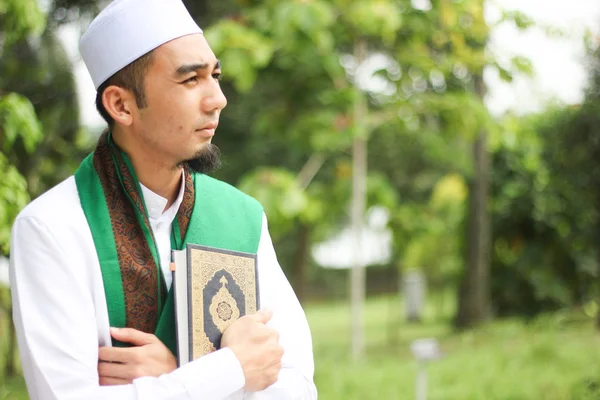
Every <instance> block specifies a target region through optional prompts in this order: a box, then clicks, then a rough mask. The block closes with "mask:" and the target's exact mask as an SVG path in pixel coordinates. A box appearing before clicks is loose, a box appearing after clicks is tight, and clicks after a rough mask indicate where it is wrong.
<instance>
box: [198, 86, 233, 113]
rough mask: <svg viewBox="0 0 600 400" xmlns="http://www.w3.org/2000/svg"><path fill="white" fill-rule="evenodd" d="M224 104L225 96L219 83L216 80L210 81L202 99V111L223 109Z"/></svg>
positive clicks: (225, 103) (225, 102) (225, 104)
mask: <svg viewBox="0 0 600 400" xmlns="http://www.w3.org/2000/svg"><path fill="white" fill-rule="evenodd" d="M225 106H227V98H226V97H225V94H223V91H222V90H221V85H219V82H218V81H213V82H211V84H210V88H209V90H207V92H206V95H205V96H204V98H203V99H202V108H203V111H205V112H207V113H210V112H215V111H217V112H218V111H221V110H222V109H224V108H225Z"/></svg>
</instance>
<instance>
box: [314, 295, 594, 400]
mask: <svg viewBox="0 0 600 400" xmlns="http://www.w3.org/2000/svg"><path fill="white" fill-rule="evenodd" d="M396 301H397V300H396V299H395V298H391V297H388V298H377V299H371V300H369V301H368V302H367V304H366V306H365V325H366V327H365V335H366V345H367V350H366V353H367V355H366V357H365V358H364V359H363V360H362V361H360V362H353V361H352V357H351V354H350V314H349V309H348V307H347V305H346V304H337V305H331V304H328V305H313V306H309V307H307V308H306V311H307V317H308V319H309V323H310V325H311V329H312V332H313V342H314V352H315V368H316V371H315V381H316V384H317V387H318V389H319V398H320V399H326V400H330V399H331V400H335V399H345V400H348V399H360V400H367V399H414V395H415V394H414V385H415V377H416V373H417V365H416V362H415V361H414V359H413V357H412V355H411V353H410V349H409V346H410V343H411V342H412V341H413V340H414V339H417V338H425V337H433V338H437V339H438V340H439V342H440V346H441V349H442V351H443V353H444V356H443V358H442V359H440V360H437V361H434V362H432V363H430V364H429V365H428V366H427V371H428V387H429V392H428V395H429V396H428V399H429V400H454V399H456V400H459V399H460V400H471V399H473V400H475V399H477V400H481V399H485V400H494V399H498V400H500V399H502V400H527V399H536V400H539V399H544V400H567V399H569V400H575V399H578V400H583V399H600V389H599V388H598V387H599V386H600V363H599V360H600V335H598V334H597V333H595V332H594V330H593V325H592V320H591V319H590V318H586V317H584V316H581V317H579V316H575V315H573V314H566V315H564V314H560V313H559V314H554V315H550V316H544V317H540V318H538V319H537V320H535V321H533V322H532V323H529V324H524V323H523V322H521V321H517V320H505V321H498V322H494V323H492V324H489V325H487V326H485V327H482V328H478V329H476V330H473V331H468V332H463V333H455V332H453V331H452V329H451V328H450V325H449V324H448V323H447V321H446V322H444V321H443V320H439V319H438V320H436V319H434V318H431V317H430V318H425V320H424V321H423V323H421V324H408V323H402V322H400V315H399V314H400V312H399V308H400V306H399V305H398V304H397V303H396ZM432 314H433V312H432V310H428V313H427V315H428V316H430V315H432Z"/></svg>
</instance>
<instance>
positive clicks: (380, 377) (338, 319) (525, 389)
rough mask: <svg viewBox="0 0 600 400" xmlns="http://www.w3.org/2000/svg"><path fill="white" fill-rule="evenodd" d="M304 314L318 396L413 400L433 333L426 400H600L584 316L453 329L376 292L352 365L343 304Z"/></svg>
mask: <svg viewBox="0 0 600 400" xmlns="http://www.w3.org/2000/svg"><path fill="white" fill-rule="evenodd" d="M452 312H453V310H447V313H448V314H450V313H452ZM306 313H307V317H308V320H309V323H310V325H311V330H312V334H313V344H314V354H315V367H316V372H315V381H316V384H317V387H318V389H319V399H324V400H337V399H340V400H341V399H344V400H351V399H360V400H368V399H377V400H379V399H384V400H387V399H390V400H391V399H407V400H412V399H414V381H415V377H416V372H417V365H416V363H415V361H414V360H413V358H412V355H411V353H410V349H409V346H410V343H411V342H412V341H413V340H415V339H417V338H424V337H434V338H437V339H438V340H439V341H440V345H441V349H442V351H443V353H444V356H443V358H442V359H440V360H438V361H435V362H432V363H430V364H429V365H428V366H427V371H428V383H429V385H428V386H429V393H428V395H429V396H428V400H455V399H456V400H458V399H460V400H475V399H476V400H529V399H532V400H533V399H535V400H540V399H544V400H591V399H600V334H598V333H596V332H594V329H593V324H592V320H591V319H590V318H587V317H585V316H583V315H579V314H575V313H555V314H551V315H546V316H543V317H539V318H537V319H536V320H535V321H532V322H530V323H528V324H525V323H523V322H522V321H519V320H504V321H497V322H494V323H491V324H489V325H487V326H485V327H481V328H478V329H475V330H472V331H468V332H463V333H456V332H454V331H453V330H452V329H451V327H450V324H449V323H448V320H447V319H444V318H436V317H435V314H436V313H435V310H433V309H431V308H428V309H427V312H426V315H425V318H424V321H423V322H422V323H420V324H414V323H413V324H409V323H405V322H402V320H401V304H400V302H399V301H398V300H397V298H395V297H378V298H372V299H369V300H368V301H367V303H366V305H365V339H366V347H367V351H366V353H367V355H366V357H365V358H364V359H363V360H362V361H360V362H353V361H352V357H351V354H350V310H349V308H348V306H347V304H345V303H324V304H309V305H308V306H306ZM3 328H4V327H2V324H1V323H0V331H2V332H4V330H3ZM2 338H3V336H0V345H2V343H1V342H2ZM1 367H2V366H0V368H1ZM1 370H2V369H0V371H1ZM9 399H10V400H22V399H27V395H26V391H25V386H24V383H23V380H22V378H14V379H10V380H6V379H3V378H2V377H1V376H0V400H9Z"/></svg>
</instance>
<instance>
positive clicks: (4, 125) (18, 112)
mask: <svg viewBox="0 0 600 400" xmlns="http://www.w3.org/2000/svg"><path fill="white" fill-rule="evenodd" d="M0 129H1V130H2V131H3V132H4V137H5V140H4V150H5V151H8V150H9V149H10V148H11V147H12V145H13V144H14V142H15V140H17V138H21V139H22V140H23V143H24V144H25V149H26V150H27V151H28V152H29V153H32V152H33V150H34V149H35V146H36V145H37V143H38V142H39V141H40V140H41V139H42V127H41V124H40V122H39V120H38V118H37V116H36V115H35V110H34V108H33V105H32V104H31V102H30V101H29V100H28V99H27V98H26V97H24V96H21V95H19V94H16V93H9V94H7V95H6V96H3V97H0Z"/></svg>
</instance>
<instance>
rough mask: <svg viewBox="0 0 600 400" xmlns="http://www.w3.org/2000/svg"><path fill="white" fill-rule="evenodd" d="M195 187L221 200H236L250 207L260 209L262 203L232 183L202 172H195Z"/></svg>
mask: <svg viewBox="0 0 600 400" xmlns="http://www.w3.org/2000/svg"><path fill="white" fill-rule="evenodd" d="M195 177H196V182H197V187H198V188H200V189H201V190H202V191H203V192H205V191H209V192H210V193H208V194H210V195H211V196H214V197H216V198H219V199H222V200H230V201H236V202H240V203H245V204H247V205H248V206H250V207H255V208H258V209H260V210H261V212H262V205H261V204H260V202H259V201H258V200H256V199H255V198H254V197H252V196H250V195H248V194H246V193H244V192H242V191H241V190H239V189H238V188H236V187H235V186H233V185H230V184H229V183H227V182H224V181H221V180H219V179H216V178H213V177H210V176H208V175H204V174H196V176H195Z"/></svg>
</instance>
